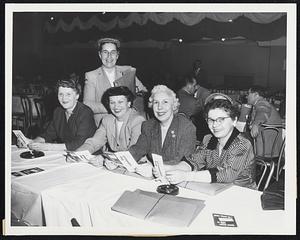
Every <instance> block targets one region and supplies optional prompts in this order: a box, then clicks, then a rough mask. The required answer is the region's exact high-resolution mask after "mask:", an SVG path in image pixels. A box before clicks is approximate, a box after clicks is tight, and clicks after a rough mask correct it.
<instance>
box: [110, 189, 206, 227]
mask: <svg viewBox="0 0 300 240" xmlns="http://www.w3.org/2000/svg"><path fill="white" fill-rule="evenodd" d="M204 206H205V204H204V201H203V200H198V199H191V198H183V197H177V196H173V195H165V194H161V193H156V192H147V191H143V190H140V189H137V190H135V191H133V192H132V191H125V192H124V193H123V194H122V196H121V197H120V198H119V199H118V201H117V202H116V203H115V204H114V205H113V206H112V208H111V209H112V210H113V211H117V212H120V213H123V214H126V215H129V216H133V217H136V218H140V219H144V220H149V221H152V222H156V223H161V224H166V225H171V226H177V227H187V226H189V225H190V224H191V223H192V221H193V220H194V219H195V218H196V217H197V215H198V214H199V212H200V211H201V210H202V209H203V208H204Z"/></svg>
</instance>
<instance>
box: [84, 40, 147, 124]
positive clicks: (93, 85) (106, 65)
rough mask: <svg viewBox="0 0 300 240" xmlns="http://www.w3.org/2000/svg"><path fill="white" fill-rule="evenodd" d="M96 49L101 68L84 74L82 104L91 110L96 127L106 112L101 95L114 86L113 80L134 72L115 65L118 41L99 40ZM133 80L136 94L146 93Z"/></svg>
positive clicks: (138, 83) (137, 80) (126, 67)
mask: <svg viewBox="0 0 300 240" xmlns="http://www.w3.org/2000/svg"><path fill="white" fill-rule="evenodd" d="M97 47H98V54H99V58H100V60H101V62H102V66H101V67H99V68H97V69H96V70H93V71H90V72H87V73H86V74H85V79H86V80H85V86H84V93H83V102H84V103H85V104H86V105H87V106H89V107H90V108H91V109H92V110H93V112H94V118H95V122H96V125H97V126H98V125H99V123H100V121H101V119H102V118H103V116H104V115H106V114H107V112H108V110H107V109H106V107H105V106H104V105H103V103H102V96H103V93H104V92H105V91H106V90H107V89H108V88H110V87H114V86H115V85H116V84H115V80H117V79H118V78H120V77H122V76H123V75H125V74H127V73H129V72H132V71H135V68H133V67H131V66H118V65H116V63H117V60H118V58H119V56H120V50H119V49H120V41H119V40H118V39H114V38H101V39H99V40H98V42H97ZM133 80H134V81H135V83H134V84H135V88H136V89H135V90H136V92H141V91H145V92H146V91H147V89H146V88H145V87H144V85H143V84H142V83H141V82H140V81H139V79H138V78H137V77H135V79H133ZM127 85H132V83H126V86H127Z"/></svg>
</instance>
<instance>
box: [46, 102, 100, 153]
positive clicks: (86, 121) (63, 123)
mask: <svg viewBox="0 0 300 240" xmlns="http://www.w3.org/2000/svg"><path fill="white" fill-rule="evenodd" d="M95 131H96V124H95V121H94V113H93V112H92V110H91V109H90V108H89V107H88V106H86V105H84V104H82V103H80V102H77V104H76V106H75V108H74V110H73V113H72V115H71V116H70V118H69V120H68V121H67V119H66V115H65V110H64V109H63V108H62V107H61V106H59V107H57V108H56V109H55V110H54V113H53V120H52V121H51V122H50V124H49V126H48V128H47V129H46V131H45V132H44V133H43V134H41V137H42V138H44V139H45V140H46V142H57V143H65V144H66V147H67V150H71V151H73V150H75V149H77V148H78V147H79V146H81V145H82V144H83V143H84V141H85V140H86V139H87V138H89V137H92V136H93V135H94V133H95Z"/></svg>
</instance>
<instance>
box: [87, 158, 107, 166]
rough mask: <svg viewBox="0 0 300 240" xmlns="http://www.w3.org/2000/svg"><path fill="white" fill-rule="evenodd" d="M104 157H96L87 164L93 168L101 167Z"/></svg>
mask: <svg viewBox="0 0 300 240" xmlns="http://www.w3.org/2000/svg"><path fill="white" fill-rule="evenodd" d="M103 162H104V157H102V156H101V155H97V156H95V157H93V158H91V159H90V160H89V164H91V165H93V166H95V167H103Z"/></svg>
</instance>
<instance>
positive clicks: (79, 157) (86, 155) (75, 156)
mask: <svg viewBox="0 0 300 240" xmlns="http://www.w3.org/2000/svg"><path fill="white" fill-rule="evenodd" d="M67 157H68V159H69V160H71V161H72V160H73V161H74V162H86V163H87V162H89V160H90V159H91V158H93V157H94V156H93V155H92V154H91V153H90V152H89V151H88V150H84V151H79V152H72V151H67Z"/></svg>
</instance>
